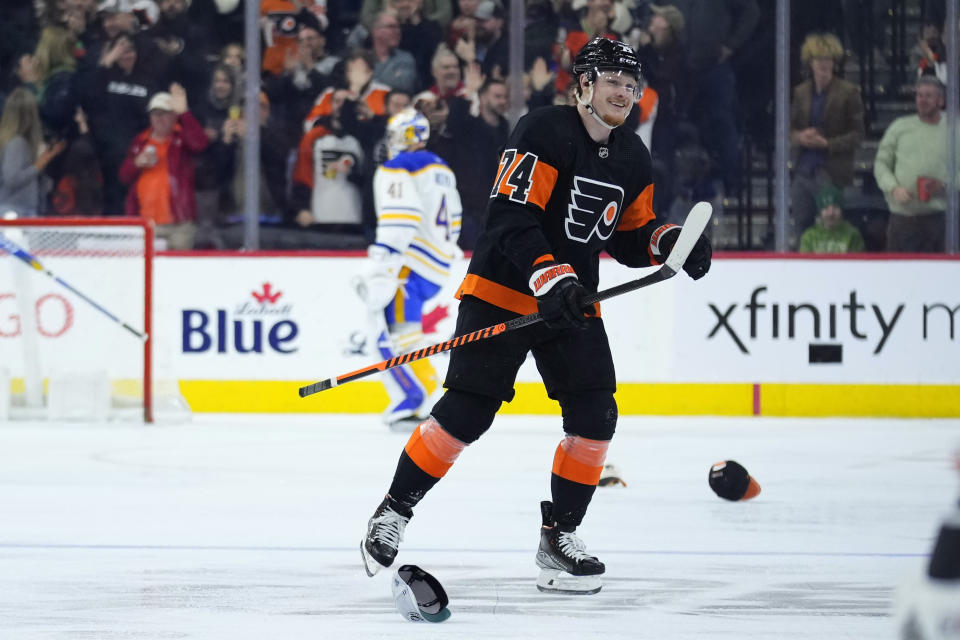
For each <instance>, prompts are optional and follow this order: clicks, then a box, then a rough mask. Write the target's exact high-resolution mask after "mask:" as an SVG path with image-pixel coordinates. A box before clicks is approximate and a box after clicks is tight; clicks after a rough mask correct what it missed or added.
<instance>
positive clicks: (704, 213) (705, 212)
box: [665, 202, 713, 272]
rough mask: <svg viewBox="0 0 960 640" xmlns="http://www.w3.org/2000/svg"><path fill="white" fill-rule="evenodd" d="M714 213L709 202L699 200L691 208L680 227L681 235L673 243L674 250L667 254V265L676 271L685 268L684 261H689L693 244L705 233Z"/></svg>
mask: <svg viewBox="0 0 960 640" xmlns="http://www.w3.org/2000/svg"><path fill="white" fill-rule="evenodd" d="M711 215H713V206H711V204H710V203H709V202H698V203H697V204H695V205H693V208H692V209H690V213H688V214H687V219H686V220H685V221H684V223H683V228H681V229H680V237H678V238H677V241H676V243H674V245H673V250H672V251H671V252H670V255H669V256H667V261H666V263H665V264H666V265H667V266H668V267H670V268H671V269H672V270H673V271H674V272H677V271H680V269H682V268H683V263H684V262H686V261H687V256H689V255H690V252H691V251H693V245H695V244H697V240H699V239H700V236H701V235H703V230H704V229H706V228H707V223H708V222H709V221H710V216H711Z"/></svg>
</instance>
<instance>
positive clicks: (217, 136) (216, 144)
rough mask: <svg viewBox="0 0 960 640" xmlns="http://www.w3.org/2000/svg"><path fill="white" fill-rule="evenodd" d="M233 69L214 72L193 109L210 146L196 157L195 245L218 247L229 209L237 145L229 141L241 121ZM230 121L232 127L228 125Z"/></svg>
mask: <svg viewBox="0 0 960 640" xmlns="http://www.w3.org/2000/svg"><path fill="white" fill-rule="evenodd" d="M235 85H236V83H235V81H234V77H233V70H232V69H231V68H230V67H228V66H226V65H224V64H218V65H217V66H216V67H214V69H213V75H212V77H211V82H210V89H208V90H207V93H206V96H205V98H204V100H203V101H201V102H200V104H198V105H196V106H195V107H194V112H195V113H196V118H197V121H198V122H199V123H200V126H202V127H203V132H204V133H205V134H207V139H208V140H209V141H210V143H209V144H208V145H207V148H206V149H204V150H203V151H202V152H201V153H200V154H198V155H197V157H196V162H195V165H194V176H195V179H194V186H195V190H196V200H197V236H196V239H195V244H196V246H198V247H206V246H210V245H211V244H212V245H214V246H219V244H220V242H219V240H218V238H217V231H216V228H217V226H218V225H219V223H220V222H221V214H223V213H224V212H225V211H226V209H227V208H228V204H229V203H228V198H229V194H230V182H231V181H232V180H233V171H234V168H235V162H234V146H235V145H233V144H231V143H230V142H228V141H226V139H225V138H226V136H227V134H228V133H230V134H232V133H233V132H234V128H235V127H236V124H237V121H239V120H240V118H241V115H242V114H241V111H242V110H241V106H240V102H241V101H240V96H238V95H237V93H236V86H235ZM228 121H229V124H228Z"/></svg>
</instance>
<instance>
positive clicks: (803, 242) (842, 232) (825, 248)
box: [800, 220, 864, 253]
mask: <svg viewBox="0 0 960 640" xmlns="http://www.w3.org/2000/svg"><path fill="white" fill-rule="evenodd" d="M863 250H864V244H863V236H862V235H860V231H859V230H858V229H857V228H856V227H855V226H853V225H852V224H850V223H849V222H847V221H846V220H841V221H840V225H839V226H837V228H836V229H827V228H826V227H824V226H823V224H822V223H821V222H817V224H815V225H813V226H812V227H810V228H809V229H807V230H806V231H804V232H803V235H802V236H800V253H855V252H858V251H863Z"/></svg>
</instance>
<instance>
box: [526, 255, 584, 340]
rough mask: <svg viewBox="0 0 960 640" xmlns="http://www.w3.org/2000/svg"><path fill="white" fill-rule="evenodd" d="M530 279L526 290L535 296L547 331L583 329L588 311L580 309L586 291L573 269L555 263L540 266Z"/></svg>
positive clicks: (566, 265)
mask: <svg viewBox="0 0 960 640" xmlns="http://www.w3.org/2000/svg"><path fill="white" fill-rule="evenodd" d="M538 266H539V267H540V268H539V269H537V270H536V271H534V272H533V274H532V275H531V276H530V289H531V290H532V291H533V295H535V296H536V297H537V310H538V311H539V312H540V315H541V317H542V318H543V323H544V324H545V325H547V326H548V327H550V328H551V329H586V328H587V317H586V315H585V313H587V312H589V313H591V315H592V308H591V309H589V310H585V309H584V308H583V298H584V296H586V295H587V290H586V289H585V288H584V287H583V285H581V284H580V281H579V280H578V279H577V274H576V272H574V270H573V267H571V266H570V265H568V264H557V263H555V262H547V263H541V265H538Z"/></svg>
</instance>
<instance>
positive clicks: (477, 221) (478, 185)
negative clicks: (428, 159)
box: [447, 78, 510, 249]
mask: <svg viewBox="0 0 960 640" xmlns="http://www.w3.org/2000/svg"><path fill="white" fill-rule="evenodd" d="M477 97H478V101H477V102H478V105H479V114H478V115H476V116H473V115H470V111H469V109H470V103H469V102H468V101H467V100H464V99H462V98H452V99H451V100H449V101H448V102H449V104H450V115H449V116H448V118H447V128H448V129H449V132H450V135H451V137H452V138H453V139H454V140H455V141H456V143H457V146H458V147H459V148H458V149H457V150H456V153H455V155H454V156H453V157H451V158H450V164H451V168H452V169H453V171H454V173H455V174H456V176H457V185H458V188H459V190H460V198H461V202H462V203H463V228H462V230H461V232H460V247H461V248H463V249H473V247H474V245H475V244H476V241H477V237H478V236H479V235H480V229H481V227H482V226H483V216H484V213H485V212H486V209H487V203H488V201H489V200H490V189H491V187H492V186H493V182H494V179H495V178H496V174H497V160H498V159H499V153H500V150H501V149H502V147H503V145H504V143H505V142H506V141H507V136H508V135H509V134H510V125H509V123H508V122H507V119H506V118H505V117H504V116H505V115H506V113H507V110H508V109H509V108H510V91H509V89H508V88H507V84H506V83H505V82H504V81H503V80H498V79H496V78H489V79H487V80H486V81H484V83H483V86H481V87H480V91H479V92H478V94H477Z"/></svg>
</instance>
